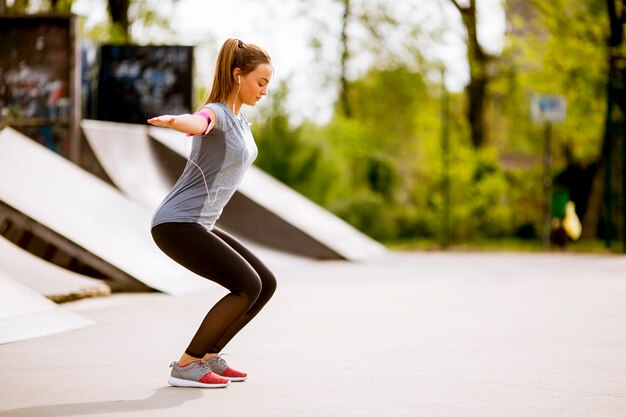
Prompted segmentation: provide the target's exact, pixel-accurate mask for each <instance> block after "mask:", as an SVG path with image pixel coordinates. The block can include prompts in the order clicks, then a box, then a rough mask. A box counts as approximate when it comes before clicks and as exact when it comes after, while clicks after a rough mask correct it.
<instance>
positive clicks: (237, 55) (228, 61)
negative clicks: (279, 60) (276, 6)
mask: <svg viewBox="0 0 626 417" xmlns="http://www.w3.org/2000/svg"><path fill="white" fill-rule="evenodd" d="M260 64H271V59H270V56H269V54H268V53H267V52H265V51H264V50H263V49H262V48H260V47H258V46H256V45H252V44H245V43H243V42H242V41H240V40H239V39H233V38H230V39H227V40H226V42H224V45H222V48H221V49H220V52H219V54H218V56H217V62H216V63H215V75H214V77H213V86H212V87H211V92H210V93H209V97H208V98H207V99H206V101H205V103H204V104H207V103H217V102H225V101H226V99H227V98H228V95H229V94H230V92H231V91H232V90H233V88H234V87H235V79H234V77H233V71H234V70H235V68H239V69H240V70H241V75H246V74H248V73H250V72H252V71H254V70H255V69H256V67H257V66H259V65H260Z"/></svg>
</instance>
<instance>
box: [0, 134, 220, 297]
mask: <svg viewBox="0 0 626 417" xmlns="http://www.w3.org/2000/svg"><path fill="white" fill-rule="evenodd" d="M0 211H1V212H2V213H3V215H5V216H8V217H9V218H10V220H11V221H12V222H13V223H16V224H19V225H20V226H21V227H23V228H24V229H26V230H29V231H31V232H32V233H33V234H35V235H37V236H41V237H42V238H43V239H44V240H46V241H48V242H50V243H52V244H54V245H56V246H57V247H59V248H61V249H62V250H64V251H66V252H67V253H69V254H70V255H72V256H75V257H76V258H77V259H79V260H80V261H81V262H84V263H85V264H87V265H89V266H90V267H92V268H93V269H95V270H97V271H100V272H102V274H103V275H104V276H106V277H109V278H110V279H111V284H112V285H109V286H111V287H112V288H113V289H114V290H116V289H117V287H121V289H124V290H126V291H132V290H139V291H145V290H150V289H155V290H158V291H162V292H165V293H168V294H183V293H187V292H192V291H197V290H201V289H206V288H210V287H212V286H213V284H211V283H209V281H207V280H205V279H200V278H198V277H197V276H196V275H194V274H192V273H190V272H188V271H187V270H185V269H184V268H182V267H180V266H179V265H178V264H176V263H174V261H172V260H170V259H169V258H168V257H166V256H165V255H163V253H161V252H160V250H159V249H158V248H157V246H156V245H155V244H154V242H153V241H152V238H151V237H150V219H151V215H152V214H151V213H150V212H149V211H147V210H145V209H144V208H143V207H141V206H139V205H137V204H135V203H133V202H131V201H129V200H128V199H127V198H125V197H124V196H123V195H122V194H121V193H120V192H119V191H118V190H117V189H115V188H114V187H112V186H111V185H109V184H107V183H105V182H104V181H102V180H100V179H98V178H96V177H95V176H93V175H92V174H90V173H88V172H86V171H84V170H82V169H81V168H79V167H78V166H76V165H74V164H73V163H71V162H69V161H67V160H66V159H64V158H62V157H61V156H59V155H57V154H55V153H53V152H51V151H49V150H48V149H46V148H44V147H43V146H41V145H39V144H37V143H35V142H34V141H33V140H31V139H29V138H27V137H26V136H24V135H22V134H20V133H19V132H17V131H16V130H14V129H12V128H8V127H7V128H5V129H3V130H2V131H0Z"/></svg>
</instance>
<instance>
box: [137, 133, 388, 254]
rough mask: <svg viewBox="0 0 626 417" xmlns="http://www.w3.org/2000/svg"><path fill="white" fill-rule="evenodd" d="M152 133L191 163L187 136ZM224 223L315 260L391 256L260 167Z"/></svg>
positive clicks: (250, 175) (244, 184) (243, 186)
mask: <svg viewBox="0 0 626 417" xmlns="http://www.w3.org/2000/svg"><path fill="white" fill-rule="evenodd" d="M148 132H149V135H150V137H152V138H153V139H155V140H156V141H158V142H159V143H161V144H162V145H165V146H166V147H167V148H169V149H171V150H172V151H174V152H176V154H178V155H179V156H180V157H181V159H183V161H184V159H186V158H187V152H189V149H190V148H191V146H185V135H183V134H181V133H178V132H176V131H173V130H171V129H166V128H159V127H155V126H150V127H149V129H148ZM220 221H222V222H224V223H225V224H227V225H228V226H229V227H230V228H233V229H235V230H237V231H238V232H239V233H240V234H242V235H245V236H246V237H249V238H251V239H255V240H258V241H260V242H262V243H265V244H269V245H270V246H273V247H277V248H280V249H283V250H287V251H295V252H297V253H300V254H304V255H308V256H312V257H318V258H338V259H347V260H355V261H357V260H363V259H370V258H372V257H376V256H380V255H382V254H384V253H385V248H384V246H383V245H381V244H380V243H378V242H376V241H375V240H373V239H371V238H369V237H368V236H366V235H365V234H363V233H361V232H360V231H358V230H357V229H355V228H354V227H352V226H351V225H349V224H348V223H346V222H345V221H343V220H342V219H340V218H339V217H337V216H335V215H334V214H332V213H330V212H329V211H327V210H325V209H323V208H322V207H320V206H319V205H317V204H315V203H313V202H312V201H311V200H309V199H307V198H306V197H304V196H303V195H301V194H299V193H298V192H296V191H294V190H293V189H291V188H289V187H287V186H286V185H285V184H283V183H281V182H280V181H278V180H276V179H274V178H273V177H272V176H270V175H268V174H266V173H265V172H263V171H261V170H260V169H258V168H256V167H254V166H252V167H251V168H250V170H249V171H248V173H247V174H246V176H245V178H244V180H243V182H242V184H241V186H240V187H239V190H238V192H237V193H236V194H235V196H234V197H233V199H232V200H231V202H229V205H228V206H227V209H226V210H224V213H223V214H222V218H221V219H220Z"/></svg>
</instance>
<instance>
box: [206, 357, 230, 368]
mask: <svg viewBox="0 0 626 417" xmlns="http://www.w3.org/2000/svg"><path fill="white" fill-rule="evenodd" d="M210 360H211V361H212V362H216V365H219V366H221V367H224V368H226V367H227V366H228V364H227V363H226V361H225V360H224V358H222V355H218V356H216V357H214V358H211V359H210Z"/></svg>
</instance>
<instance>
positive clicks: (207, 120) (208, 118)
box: [187, 111, 212, 136]
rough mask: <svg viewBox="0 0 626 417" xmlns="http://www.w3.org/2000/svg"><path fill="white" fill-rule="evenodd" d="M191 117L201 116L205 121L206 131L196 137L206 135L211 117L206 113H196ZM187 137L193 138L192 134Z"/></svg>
mask: <svg viewBox="0 0 626 417" xmlns="http://www.w3.org/2000/svg"><path fill="white" fill-rule="evenodd" d="M193 116H202V117H204V118H205V119H206V130H205V131H204V133H203V134H202V135H198V136H205V135H206V134H207V133H209V127H211V121H212V120H211V116H210V115H209V114H208V113H205V112H203V111H197V112H195V113H194V114H193ZM187 136H195V135H194V134H192V133H187Z"/></svg>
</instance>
